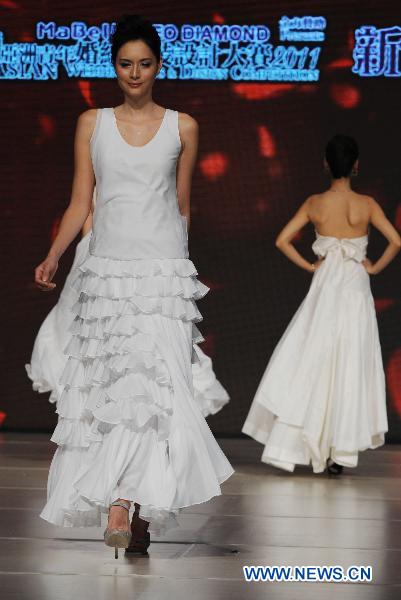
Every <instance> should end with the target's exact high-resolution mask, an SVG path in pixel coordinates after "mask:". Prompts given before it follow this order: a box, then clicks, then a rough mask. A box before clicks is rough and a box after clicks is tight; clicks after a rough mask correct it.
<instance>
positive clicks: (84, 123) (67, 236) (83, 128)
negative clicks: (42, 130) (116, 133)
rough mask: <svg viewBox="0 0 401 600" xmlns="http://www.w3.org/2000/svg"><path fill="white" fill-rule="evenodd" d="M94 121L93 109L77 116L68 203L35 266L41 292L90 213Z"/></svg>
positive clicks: (94, 113) (37, 282) (45, 287)
mask: <svg viewBox="0 0 401 600" xmlns="http://www.w3.org/2000/svg"><path fill="white" fill-rule="evenodd" d="M95 123H96V110H95V109H91V110H87V111H85V112H84V113H82V114H81V115H80V116H79V118H78V122H77V127H76V131H75V140H74V178H73V183H72V192H71V199H70V203H69V206H68V208H67V210H66V211H65V213H64V215H63V218H62V220H61V223H60V228H59V231H58V234H57V236H56V238H55V240H54V242H53V244H52V246H51V248H50V250H49V253H48V255H47V257H46V259H45V260H44V261H43V262H42V263H41V264H40V265H38V267H36V269H35V283H36V284H37V286H38V287H39V288H40V289H41V290H43V291H50V290H52V289H54V288H55V287H56V285H55V284H54V283H51V280H52V279H53V277H54V275H55V273H56V271H57V267H58V261H59V258H60V257H61V256H62V254H63V253H64V252H65V250H66V249H67V248H68V246H69V245H70V243H71V242H72V241H73V239H74V238H75V237H76V235H77V234H78V232H79V231H80V230H81V229H82V226H83V224H84V222H85V220H86V218H87V217H88V214H89V212H90V208H91V202H92V195H93V187H94V182H95V176H94V173H93V167H92V160H91V156H90V150H89V142H90V138H91V135H92V133H93V130H94V127H95Z"/></svg>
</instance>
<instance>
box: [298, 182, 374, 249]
mask: <svg viewBox="0 0 401 600" xmlns="http://www.w3.org/2000/svg"><path fill="white" fill-rule="evenodd" d="M373 204H374V200H373V198H370V197H369V196H364V195H362V194H357V193H356V192H354V191H352V190H344V191H339V190H338V191H337V190H336V191H333V190H327V191H326V192H323V193H322V194H316V195H314V196H311V197H310V198H309V200H308V213H309V218H310V220H311V221H312V223H313V224H314V226H315V229H316V231H317V232H318V233H320V234H321V235H327V236H331V237H337V238H355V237H360V236H363V235H366V234H367V232H368V226H369V223H370V219H371V212H372V206H373Z"/></svg>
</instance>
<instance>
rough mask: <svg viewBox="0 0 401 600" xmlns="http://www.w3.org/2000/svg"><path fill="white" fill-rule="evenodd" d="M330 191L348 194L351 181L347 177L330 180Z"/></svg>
mask: <svg viewBox="0 0 401 600" xmlns="http://www.w3.org/2000/svg"><path fill="white" fill-rule="evenodd" d="M330 190H331V191H332V192H349V191H350V190H351V181H350V178H349V177H341V178H340V179H332V181H331V186H330Z"/></svg>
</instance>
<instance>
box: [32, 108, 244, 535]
mask: <svg viewBox="0 0 401 600" xmlns="http://www.w3.org/2000/svg"><path fill="white" fill-rule="evenodd" d="M180 149H181V141H180V135H179V129H178V113H177V112H176V111H173V110H169V109H167V110H166V111H165V113H164V117H163V120H162V123H161V126H160V128H159V129H158V131H157V133H156V134H155V135H154V137H153V138H152V139H151V140H150V141H149V142H148V143H147V144H145V145H143V146H132V145H131V144H129V143H127V142H126V141H125V139H124V138H123V137H122V136H121V134H120V131H119V129H118V125H117V122H116V117H115V113H114V110H113V109H112V108H103V109H99V110H98V111H97V118H96V126H95V130H94V132H93V134H92V137H91V141H90V152H91V158H92V164H93V169H94V172H95V177H96V187H97V202H96V208H95V211H94V220H93V229H92V233H91V236H90V243H89V254H88V255H87V256H86V257H84V260H83V261H82V262H80V264H79V265H77V268H76V269H75V270H74V280H73V281H71V285H72V286H73V288H74V289H75V290H76V291H77V292H78V293H79V297H78V300H77V302H76V303H75V306H74V307H73V311H74V313H75V318H74V320H73V322H72V325H71V327H70V333H71V334H72V335H71V339H70V341H69V343H68V346H67V350H66V352H67V353H68V361H67V364H66V366H65V368H64V370H63V374H62V377H61V381H60V383H61V385H62V386H63V391H62V393H61V395H60V397H59V398H58V399H57V413H58V416H59V420H58V424H57V427H56V429H55V431H54V434H53V436H52V438H51V439H52V440H53V441H54V442H55V443H56V444H58V449H57V450H56V452H55V455H54V458H53V461H52V464H51V468H50V473H49V480H48V500H47V503H46V506H45V507H44V509H43V511H42V513H41V516H42V517H43V518H44V519H46V520H48V521H50V522H51V523H54V524H58V525H63V526H97V525H99V524H100V517H101V513H102V512H104V513H107V511H108V509H109V506H110V504H111V503H112V502H113V501H115V500H116V499H118V498H124V499H127V500H131V501H132V502H136V503H138V504H140V513H139V516H140V518H141V519H143V520H145V521H148V522H149V530H150V531H154V532H161V531H163V530H166V529H167V528H168V527H170V526H174V524H175V523H176V521H175V515H176V514H177V513H178V512H179V510H180V509H181V508H183V507H186V506H191V505H193V504H197V503H201V502H205V501H207V500H209V499H211V498H212V497H213V496H216V495H219V494H221V488H220V485H221V483H222V482H223V481H225V480H226V479H227V478H228V477H230V475H231V474H232V473H233V469H232V467H231V465H230V463H229V462H228V461H227V459H226V457H225V456H224V454H223V452H222V451H221V449H220V447H219V445H218V444H217V442H216V441H215V439H214V437H213V435H212V433H211V431H210V429H209V427H208V425H207V423H206V421H205V419H204V417H203V415H202V412H201V410H200V407H199V405H198V403H197V402H196V400H195V397H194V388H193V374H192V366H191V358H192V353H193V345H194V343H196V342H197V341H199V340H200V339H201V336H200V334H199V332H198V330H197V328H196V326H195V323H196V322H197V321H199V320H201V315H200V313H199V311H198V308H197V306H196V303H195V301H196V300H198V299H199V298H201V297H202V296H204V294H205V293H206V292H207V291H208V288H207V287H206V286H204V285H203V284H202V283H200V282H199V281H198V280H197V278H196V275H197V271H196V269H195V266H194V265H193V263H192V262H191V261H190V260H189V258H188V248H187V231H186V221H185V218H184V217H182V216H181V214H180V212H179V207H178V200H177V190H176V165H177V159H178V156H179V154H180Z"/></svg>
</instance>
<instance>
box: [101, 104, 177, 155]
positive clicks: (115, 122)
mask: <svg viewBox="0 0 401 600" xmlns="http://www.w3.org/2000/svg"><path fill="white" fill-rule="evenodd" d="M110 110H111V112H112V117H113V123H114V127H115V130H116V133H117V135H118V137H119V138H120V139H121V140H122V141H123V142H124V144H125V145H126V146H128V147H129V148H134V150H140V149H141V148H146V147H147V146H149V144H151V143H152V142H153V140H155V139H156V138H157V136H158V135H159V133H160V131H161V129H162V127H163V125H164V122H165V120H166V115H167V111H168V108H165V109H164V115H163V118H162V122H161V123H160V125H159V128H158V129H157V131H156V133H155V134H154V136H153V137H151V138H150V140H149V141H148V142H146V144H142V146H134V145H133V144H130V143H129V142H127V140H126V139H125V138H124V137H123V135H122V133H121V131H120V130H119V128H118V125H117V117H116V113H115V112H114V107H111V108H110Z"/></svg>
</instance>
